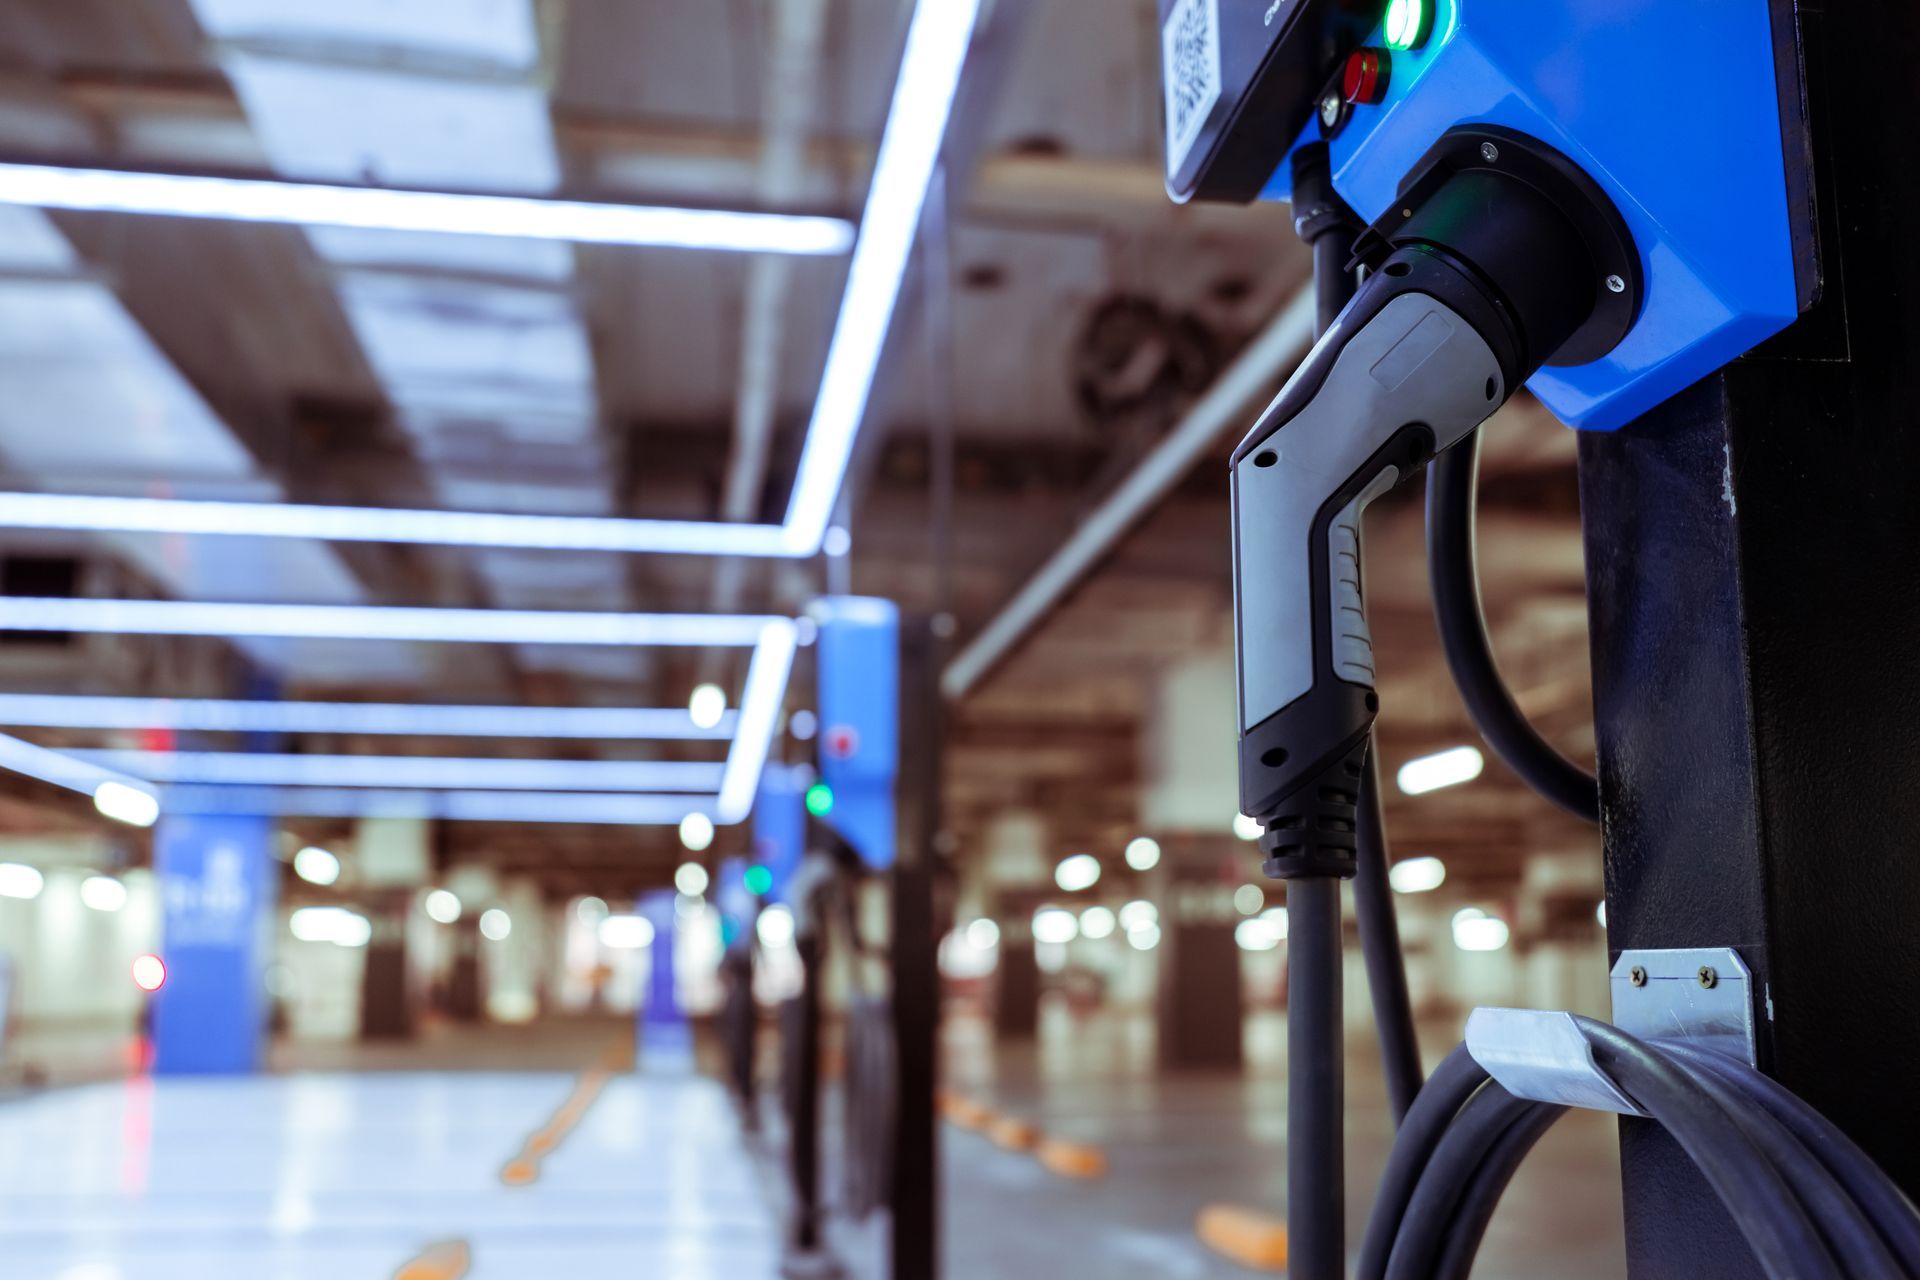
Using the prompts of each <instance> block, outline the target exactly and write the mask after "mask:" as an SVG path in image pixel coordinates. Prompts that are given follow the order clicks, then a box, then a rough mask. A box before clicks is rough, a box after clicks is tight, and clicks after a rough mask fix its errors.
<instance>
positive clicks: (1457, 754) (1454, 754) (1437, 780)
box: [1394, 747, 1486, 796]
mask: <svg viewBox="0 0 1920 1280" xmlns="http://www.w3.org/2000/svg"><path fill="white" fill-rule="evenodd" d="M1485 767H1486V760H1485V758H1484V757H1483V756H1481V754H1480V749H1479V748H1478V747H1450V748H1448V749H1447V750H1445V751H1440V752H1436V753H1435V754H1433V755H1430V756H1420V757H1418V758H1416V759H1413V760H1409V761H1407V762H1406V763H1405V764H1403V765H1401V766H1400V772H1399V773H1398V774H1396V775H1394V780H1395V781H1396V782H1397V783H1398V784H1399V786H1400V790H1401V791H1402V792H1404V793H1405V794H1407V795H1410V796H1420V795H1425V794H1426V793H1427V792H1429V791H1438V790H1440V789H1441V788H1442V787H1457V786H1459V785H1460V784H1461V783H1463V782H1472V781H1473V780H1474V779H1475V778H1477V777H1479V776H1480V771H1481V770H1482V769H1484V768H1485Z"/></svg>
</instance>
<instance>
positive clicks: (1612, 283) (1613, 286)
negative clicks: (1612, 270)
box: [1607, 276, 1627, 293]
mask: <svg viewBox="0 0 1920 1280" xmlns="http://www.w3.org/2000/svg"><path fill="white" fill-rule="evenodd" d="M1626 291H1627V282H1626V281H1625V280H1622V279H1621V278H1620V277H1619V276H1608V277H1607V292H1608V293H1625V292H1626Z"/></svg>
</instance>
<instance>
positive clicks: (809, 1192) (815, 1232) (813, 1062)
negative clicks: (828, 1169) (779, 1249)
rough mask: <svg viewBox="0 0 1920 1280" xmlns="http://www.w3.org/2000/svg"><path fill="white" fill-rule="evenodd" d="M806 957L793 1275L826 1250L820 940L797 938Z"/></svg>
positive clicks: (798, 1013) (795, 1064)
mask: <svg viewBox="0 0 1920 1280" xmlns="http://www.w3.org/2000/svg"><path fill="white" fill-rule="evenodd" d="M794 948H795V950H797V951H798V952H799V954H800V974H801V978H800V993H799V994H798V995H796V996H794V997H793V1003H792V1005H791V1006H790V1007H789V1009H788V1011H787V1016H788V1023H787V1029H788V1036H787V1046H786V1049H787V1069H788V1071H789V1072H790V1073H791V1074H790V1075H789V1077H788V1089H789V1093H788V1097H787V1127H788V1134H787V1173H788V1178H789V1181H790V1182H791V1184H792V1188H793V1220H792V1222H791V1223H790V1224H789V1227H788V1229H789V1237H788V1265H787V1269H788V1272H789V1274H795V1273H798V1272H799V1270H800V1269H801V1268H805V1269H807V1271H808V1272H809V1273H811V1271H812V1269H813V1267H814V1263H815V1260H816V1259H817V1258H818V1257H819V1255H820V1252H821V1232H820V1227H821V1222H820V969H821V965H820V949H821V948H820V937H819V935H818V934H817V933H815V932H813V931H812V930H808V931H806V932H803V933H801V934H800V935H799V936H797V937H796V938H795V939H794Z"/></svg>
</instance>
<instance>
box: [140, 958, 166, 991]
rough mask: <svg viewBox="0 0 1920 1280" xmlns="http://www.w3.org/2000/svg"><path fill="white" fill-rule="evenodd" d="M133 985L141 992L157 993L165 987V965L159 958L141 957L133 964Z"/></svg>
mask: <svg viewBox="0 0 1920 1280" xmlns="http://www.w3.org/2000/svg"><path fill="white" fill-rule="evenodd" d="M133 985H134V986H136V987H139V988H140V989H141V990H142V991H158V990H159V989H160V988H162V987H164V986H166V985H167V964H166V961H164V960H162V959H161V958H160V957H159V956H141V957H140V958H139V959H138V960H135V961H134V962H133Z"/></svg>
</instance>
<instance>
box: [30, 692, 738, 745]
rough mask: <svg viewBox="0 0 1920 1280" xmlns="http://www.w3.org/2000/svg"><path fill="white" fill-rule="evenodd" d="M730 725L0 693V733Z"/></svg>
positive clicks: (651, 729)
mask: <svg viewBox="0 0 1920 1280" xmlns="http://www.w3.org/2000/svg"><path fill="white" fill-rule="evenodd" d="M738 718H739V713H738V712H736V711H728V712H727V713H726V714H725V715H723V716H722V717H721V718H720V722H719V723H718V724H716V725H715V726H714V727H713V728H711V729H702V728H701V727H700V726H699V725H696V724H695V723H694V722H693V718H692V717H691V716H689V715H688V714H687V712H686V709H685V708H684V707H486V706H435V705H431V704H414V703H405V702H245V701H233V700H227V699H222V698H117V697H87V696H83V695H77V694H49V693H0V724H8V725H26V726H32V727H35V728H47V729H175V730H185V731H188V732H195V733H340V734H415V735H419V736H422V737H449V738H455V737H459V738H602V739H607V740H656V739H657V740H675V739H679V740H688V741H724V740H726V739H729V738H732V737H733V730H734V724H735V722H736V721H737V720H738Z"/></svg>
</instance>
